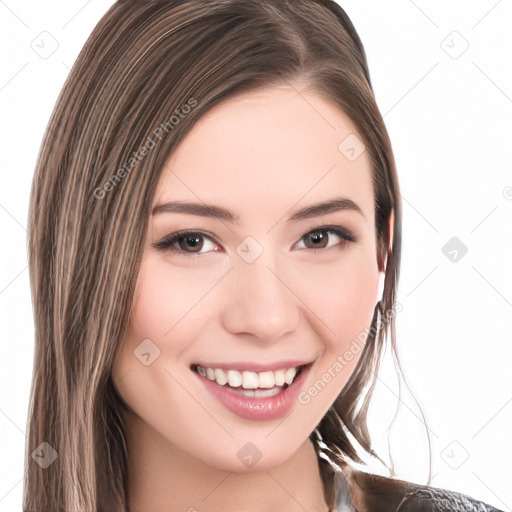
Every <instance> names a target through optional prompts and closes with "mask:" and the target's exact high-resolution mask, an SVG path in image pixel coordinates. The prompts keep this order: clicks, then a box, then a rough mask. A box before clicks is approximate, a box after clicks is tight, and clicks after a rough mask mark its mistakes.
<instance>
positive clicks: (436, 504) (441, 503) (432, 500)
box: [396, 485, 503, 512]
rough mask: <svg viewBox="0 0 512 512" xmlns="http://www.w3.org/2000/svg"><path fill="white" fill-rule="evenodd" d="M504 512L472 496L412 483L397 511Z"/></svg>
mask: <svg viewBox="0 0 512 512" xmlns="http://www.w3.org/2000/svg"><path fill="white" fill-rule="evenodd" d="M413 511H414V512H422V511H425V512H503V511H500V510H499V509H497V508H494V507H492V506H491V505H488V504H487V503H484V502H483V501H478V500H476V499H474V498H472V497H471V496H468V495H466V494H462V493H459V492H455V491H450V490H447V489H440V488H437V487H431V486H427V485H425V486H419V485H411V486H410V487H409V490H407V491H406V492H405V494H404V497H403V499H402V501H401V503H400V504H399V506H398V508H397V510H396V512H413Z"/></svg>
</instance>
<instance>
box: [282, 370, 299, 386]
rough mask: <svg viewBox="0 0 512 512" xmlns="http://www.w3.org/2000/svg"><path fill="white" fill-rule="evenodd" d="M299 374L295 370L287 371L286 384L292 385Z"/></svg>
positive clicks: (285, 375)
mask: <svg viewBox="0 0 512 512" xmlns="http://www.w3.org/2000/svg"><path fill="white" fill-rule="evenodd" d="M296 374H297V370H296V369H295V368H289V369H288V370H286V373H285V374H284V381H285V382H286V384H288V385H290V384H291V383H292V382H293V379H294V378H295V375H296Z"/></svg>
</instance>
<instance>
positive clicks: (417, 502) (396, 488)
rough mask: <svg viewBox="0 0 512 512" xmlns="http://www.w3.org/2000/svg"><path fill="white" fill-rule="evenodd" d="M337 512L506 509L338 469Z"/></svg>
mask: <svg viewBox="0 0 512 512" xmlns="http://www.w3.org/2000/svg"><path fill="white" fill-rule="evenodd" d="M334 482H335V483H334V487H335V489H336V491H335V498H336V499H335V508H334V511H340V512H341V511H343V512H344V511H346V510H352V511H353V512H503V511H502V510H500V509H497V508H495V507H493V506H491V505H488V504H487V503H484V502H482V501H478V500H476V499H475V498H472V497H471V496H468V495H466V494H462V493H459V492H456V491H450V490H448V489H442V488H438V487H432V486H429V485H420V484H416V483H412V482H407V481H405V480H399V479H396V478H391V477H384V476H381V475H375V474H371V473H366V472H362V471H357V470H356V471H353V470H352V471H350V470H349V471H348V473H347V475H344V474H343V472H341V471H336V472H335V478H334Z"/></svg>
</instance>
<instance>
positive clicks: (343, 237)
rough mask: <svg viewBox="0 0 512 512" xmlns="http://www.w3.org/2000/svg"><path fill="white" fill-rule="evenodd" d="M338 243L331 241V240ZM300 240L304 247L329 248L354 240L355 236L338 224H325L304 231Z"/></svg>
mask: <svg viewBox="0 0 512 512" xmlns="http://www.w3.org/2000/svg"><path fill="white" fill-rule="evenodd" d="M336 238H339V239H340V241H339V242H338V243H331V242H332V240H334V242H336ZM300 241H304V246H305V247H304V248H305V249H329V248H331V247H333V246H341V247H343V246H345V245H346V244H347V243H348V242H354V241H355V238H354V237H353V236H352V235H351V234H350V233H348V232H346V231H344V230H343V229H341V228H339V227H338V226H326V227H322V228H321V229H316V230H314V231H310V232H309V233H306V234H305V235H304V236H303V237H302V238H301V240H300Z"/></svg>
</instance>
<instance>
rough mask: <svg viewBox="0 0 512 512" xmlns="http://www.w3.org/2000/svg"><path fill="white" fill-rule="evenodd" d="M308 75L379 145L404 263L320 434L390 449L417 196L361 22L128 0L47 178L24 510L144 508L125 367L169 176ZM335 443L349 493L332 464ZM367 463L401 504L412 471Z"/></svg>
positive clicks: (32, 234)
mask: <svg viewBox="0 0 512 512" xmlns="http://www.w3.org/2000/svg"><path fill="white" fill-rule="evenodd" d="M299 80H300V81H301V82H304V83H307V84H308V86H309V87H310V88H311V90H313V91H315V92H316V93H317V94H319V95H321V96H322V97H323V98H325V99H327V100H328V101H330V102H331V103H332V104H334V105H336V106H338V107H339V108H341V109H342V110H343V111H344V112H345V113H346V114H347V115H348V116H349V117H350V118H351V120H352V122H353V123H354V124H355V126H356V128H357V131H358V134H359V135H360V137H361V138H362V140H363V142H364V144H365V146H366V150H367V151H368V154H369V157H370V161H371V163H372V173H373V188H374V195H375V224H376V237H377V253H378V263H379V267H380V268H381V269H383V268H384V263H385V262H387V265H386V274H385V287H384V295H383V299H382V300H381V301H380V303H379V304H378V305H377V308H376V310H375V313H374V318H373V322H372V326H371V329H370V331H369V334H368V338H367V340H366V343H365V346H364V349H363V351H362V354H361V357H360V360H359V362H358V365H357V367H356V369H355V371H354V373H353V375H352V376H351V378H350V380H349V382H348V383H347V385H346V386H345V388H344V389H343V391H342V393H341V394H340V395H339V397H338V398H337V399H336V401H335V402H334V404H333V406H332V407H331V408H330V409H329V411H328V412H327V414H326V415H325V417H324V418H323V419H322V421H321V422H320V424H319V425H318V428H317V429H316V431H315V432H314V433H312V435H311V436H312V437H311V439H312V440H314V441H315V446H316V447H318V446H319V444H318V443H317V438H318V436H319V437H321V440H322V446H323V447H324V448H323V449H322V450H323V453H324V454H328V455H329V457H330V459H331V460H332V461H334V462H335V463H336V464H338V465H340V466H347V464H349V463H350V462H351V461H353V462H355V463H357V462H361V461H362V459H361V457H360V453H359V452H358V448H357V446H356V445H355V444H354V440H355V441H357V443H358V444H359V445H360V446H361V447H362V448H363V449H364V450H365V451H366V452H368V453H369V454H371V455H372V456H374V457H377V454H375V453H374V452H373V450H372V447H371V440H370V435H369V432H368V429H367V425H366V416H367V409H368V404H369V401H370V398H371V395H372V392H373V389H374V386H375V382H376V377H377V372H378V369H379V365H380V360H381V355H382V351H383V348H384V346H385V343H386V340H390V343H391V345H390V346H391V349H392V353H393V355H394V357H395V358H396V361H397V362H398V356H397V353H396V346H395V327H394V318H388V319H387V321H382V317H383V316H384V315H386V314H387V313H388V312H390V311H393V309H394V306H395V300H396V286H397V282H398V276H399V264H400V247H401V205H400V193H399V186H398V181H397V176H396V171H395V163H394V159H393V153H392V149H391V144H390V141H389V138H388V134H387V131H386V128H385V125H384V122H383V119H382V116H381V114H380V112H379V109H378V107H377V104H376V101H375V97H374V93H373V88H372V84H371V81H370V75H369V71H368V66H367V60H366V55H365V51H364V48H363V45H362V44H361V41H360V39H359V37H358V34H357V33H356V30H355V28H354V26H353V24H352V23H351V21H350V20H349V18H348V16H347V15H346V13H345V12H344V10H343V9H342V8H341V7H340V6H339V5H338V4H337V3H336V2H334V1H333V0H257V1H255V0H152V1H150V0H137V1H135V0H119V1H118V2H116V3H115V4H114V5H113V6H112V7H111V8H110V10H109V11H108V12H107V13H106V14H105V16H104V17H103V18H102V19H101V20H100V22H99V23H98V25H97V26H96V27H95V29H94V30H93V32H92V34H91V35H90V37H89V39H88V40H87V42H86V44H85V46H84V48H83V49H82V51H81V53H80V55H79V57H78V59H77V60H76V62H75V64H74V66H73V68H72V70H71V72H70V74H69V77H68V79H67V81H66V83H65V85H64V87H63V90H62V92H61V94H60V96H59V98H58V100H57V103H56V105H55V108H54V111H53V113H52V116H51V119H50V121H49V124H48V127H47V130H46V133H45V136H44V139H43V141H42V146H41V150H40V153H39V157H38V161H37V166H36V170H35V175H34V179H33V184H32V191H31V203H30V212H29V236H28V246H29V247H28V249H29V268H30V280H31V291H32V297H33V306H34V321H35V353H34V373H33V381H32V389H31V401H30V409H29V416H28V436H27V447H26V460H25V468H26V471H25V481H24V502H23V510H24V511H26V512H28V511H45V512H47V511H50V510H51V511H71V510H74V511H78V510H80V511H86V510H87V511H109V512H114V511H122V510H128V496H127V486H126V483H127V473H126V471H127V456H128V454H127V446H126V443H125V431H124V424H123V418H122V415H121V405H120V398H119V396H118V395H117V394H116V392H115V388H114V386H113V383H112V380H111V368H112V362H113V358H114V353H115V351H116V347H117V346H118V343H119V341H120V340H121V339H122V337H123V336H124V332H125V329H126V328H127V325H128V323H129V316H130V310H131V306H132V300H133V295H134V287H135V283H136V280H137V276H138V269H139V264H140V261H141V257H142V250H143V244H144V242H145V235H146V231H147V226H148V222H149V215H150V208H151V205H152V198H153V195H154V193H155V189H156V185H157V183H158V180H159V177H160V174H161V172H162V169H163V167H164V164H165V163H166V161H167V160H168V158H169V156H170V155H171V154H172V152H173V151H174V150H175V149H176V147H177V145H178V144H179V142H180V141H181V140H182V139H183V137H184V136H185V135H186V134H187V133H188V132H190V130H191V129H192V128H193V127H194V125H195V123H196V122H197V121H198V120H199V119H200V118H201V117H202V116H204V115H205V114H206V113H207V112H208V111H209V110H210V109H211V108H212V107H213V106H214V105H216V104H218V103H219V102H222V101H223V100H225V99H226V98H228V97H230V96H233V95H234V94H238V93H242V92H246V91H250V90H254V89H256V88H260V87H267V86H269V85H274V84H283V83H284V84H293V83H294V82H296V81H299ZM392 212H393V213H394V239H393V243H392V245H391V243H390V233H389V229H388V220H389V218H390V215H391V213H392ZM41 443H47V444H48V445H49V446H50V447H51V448H52V449H53V450H55V452H56V454H57V459H56V460H55V462H53V463H52V464H50V465H49V466H48V467H46V468H44V467H43V466H42V465H40V464H37V463H36V462H35V458H33V457H32V456H31V454H32V453H33V451H34V450H35V449H36V448H38V447H40V446H41ZM43 449H46V450H47V453H48V450H49V447H48V446H47V445H43ZM317 450H318V451H317V453H318V454H319V463H320V467H321V474H322V478H323V480H324V485H325V493H326V499H327V500H328V503H330V505H331V506H332V472H331V471H329V467H328V463H327V462H326V460H325V458H324V457H321V456H320V455H321V452H322V450H320V448H317ZM52 453H53V452H52ZM350 475H351V476H350V480H351V482H352V484H353V485H357V486H358V489H360V490H361V492H362V493H363V497H364V501H365V503H366V506H367V507H369V508H368V510H372V511H373V510H393V509H394V508H395V507H396V503H398V502H399V501H400V496H401V495H402V494H403V490H404V486H403V484H402V483H400V481H398V480H394V479H386V486H383V485H381V486H380V487H379V486H378V485H376V484H375V482H376V481H377V480H378V481H379V482H383V480H382V479H377V480H376V478H375V477H372V476H371V475H368V474H366V473H364V472H361V471H356V470H354V471H352V472H351V473H350ZM388 484H389V485H388ZM384 487H385V490H383V489H384ZM383 493H384V494H383ZM386 493H387V494H386ZM394 504H395V505H394Z"/></svg>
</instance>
